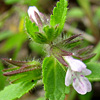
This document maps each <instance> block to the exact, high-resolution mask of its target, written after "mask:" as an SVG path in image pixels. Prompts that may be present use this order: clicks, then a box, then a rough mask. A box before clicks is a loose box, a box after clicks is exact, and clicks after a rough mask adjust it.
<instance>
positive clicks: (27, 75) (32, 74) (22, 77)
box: [9, 69, 41, 83]
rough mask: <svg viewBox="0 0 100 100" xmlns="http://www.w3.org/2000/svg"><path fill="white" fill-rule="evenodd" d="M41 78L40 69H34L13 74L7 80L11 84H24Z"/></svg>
mask: <svg viewBox="0 0 100 100" xmlns="http://www.w3.org/2000/svg"><path fill="white" fill-rule="evenodd" d="M40 78H41V69H35V70H33V71H28V72H23V73H19V74H15V75H12V76H10V77H9V80H10V81H11V82H13V83H18V82H22V81H24V82H26V81H32V80H38V79H40Z"/></svg>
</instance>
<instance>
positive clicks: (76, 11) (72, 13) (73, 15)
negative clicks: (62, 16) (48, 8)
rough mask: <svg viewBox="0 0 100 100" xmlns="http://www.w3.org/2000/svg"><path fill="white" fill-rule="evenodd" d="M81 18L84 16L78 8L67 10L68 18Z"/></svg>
mask: <svg viewBox="0 0 100 100" xmlns="http://www.w3.org/2000/svg"><path fill="white" fill-rule="evenodd" d="M83 16H84V12H83V10H82V9H80V8H78V7H74V8H72V9H69V11H68V14H67V17H68V18H82V17H83Z"/></svg>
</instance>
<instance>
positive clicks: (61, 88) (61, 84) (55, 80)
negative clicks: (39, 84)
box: [43, 57, 69, 100]
mask: <svg viewBox="0 0 100 100" xmlns="http://www.w3.org/2000/svg"><path fill="white" fill-rule="evenodd" d="M65 74H66V72H65V70H64V69H63V67H62V65H60V64H59V63H58V61H57V60H56V59H55V58H54V57H47V58H45V59H44V62H43V82H44V89H45V91H46V98H48V99H49V100H64V98H65V93H68V92H69V88H68V87H66V86H65Z"/></svg>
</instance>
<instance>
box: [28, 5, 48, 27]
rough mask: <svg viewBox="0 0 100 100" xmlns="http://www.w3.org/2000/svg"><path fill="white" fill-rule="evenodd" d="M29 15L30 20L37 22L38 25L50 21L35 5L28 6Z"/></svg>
mask: <svg viewBox="0 0 100 100" xmlns="http://www.w3.org/2000/svg"><path fill="white" fill-rule="evenodd" d="M28 15H29V17H30V20H31V21H32V22H35V23H36V25H37V26H40V27H41V26H43V24H47V23H48V19H47V18H46V17H45V15H44V14H43V13H41V12H39V10H38V9H37V8H36V7H35V6H30V7H29V8H28Z"/></svg>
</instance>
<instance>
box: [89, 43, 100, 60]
mask: <svg viewBox="0 0 100 100" xmlns="http://www.w3.org/2000/svg"><path fill="white" fill-rule="evenodd" d="M93 53H96V55H95V56H94V57H93V58H92V59H91V61H97V60H99V58H100V42H99V43H98V45H97V46H96V47H95V49H94V51H93Z"/></svg>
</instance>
